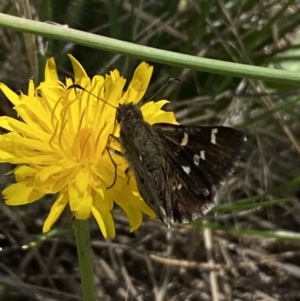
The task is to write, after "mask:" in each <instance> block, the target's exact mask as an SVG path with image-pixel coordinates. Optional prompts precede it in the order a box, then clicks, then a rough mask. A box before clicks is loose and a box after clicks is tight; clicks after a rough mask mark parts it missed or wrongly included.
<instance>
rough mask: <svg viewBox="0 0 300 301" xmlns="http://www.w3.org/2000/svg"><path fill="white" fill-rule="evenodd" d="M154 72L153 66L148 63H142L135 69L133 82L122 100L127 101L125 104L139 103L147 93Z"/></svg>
mask: <svg viewBox="0 0 300 301" xmlns="http://www.w3.org/2000/svg"><path fill="white" fill-rule="evenodd" d="M152 72H153V66H150V65H149V64H147V63H146V62H142V63H141V64H140V65H139V66H138V67H137V68H136V69H135V71H134V74H133V77H132V80H131V82H130V84H129V86H128V89H127V91H126V92H125V93H124V95H123V97H122V99H126V100H125V102H133V103H137V102H139V101H140V100H141V99H142V98H143V96H144V95H145V92H146V91H147V88H148V86H149V82H150V79H151V75H152ZM121 102H122V101H121Z"/></svg>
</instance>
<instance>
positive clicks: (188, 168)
mask: <svg viewBox="0 0 300 301" xmlns="http://www.w3.org/2000/svg"><path fill="white" fill-rule="evenodd" d="M181 167H182V169H183V171H184V172H185V173H186V174H187V175H188V176H189V175H190V173H191V168H190V167H189V166H184V165H182V166H181Z"/></svg>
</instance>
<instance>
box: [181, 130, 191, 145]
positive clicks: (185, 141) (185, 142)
mask: <svg viewBox="0 0 300 301" xmlns="http://www.w3.org/2000/svg"><path fill="white" fill-rule="evenodd" d="M188 142H189V135H188V133H186V132H183V138H182V140H181V142H180V145H182V146H186V145H187V144H188Z"/></svg>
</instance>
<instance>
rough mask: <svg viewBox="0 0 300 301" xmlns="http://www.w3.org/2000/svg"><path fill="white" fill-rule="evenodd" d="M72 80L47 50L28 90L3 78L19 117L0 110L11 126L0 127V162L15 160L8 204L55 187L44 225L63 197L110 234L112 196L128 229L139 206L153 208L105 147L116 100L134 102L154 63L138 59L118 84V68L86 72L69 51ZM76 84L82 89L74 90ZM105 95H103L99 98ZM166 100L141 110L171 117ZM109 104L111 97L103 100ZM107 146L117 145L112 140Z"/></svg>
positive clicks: (137, 219) (148, 116) (114, 130)
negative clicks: (40, 76)
mask: <svg viewBox="0 0 300 301" xmlns="http://www.w3.org/2000/svg"><path fill="white" fill-rule="evenodd" d="M70 59H71V62H72V65H73V70H74V77H75V80H74V81H73V80H71V79H70V78H67V79H66V81H65V84H64V83H62V82H61V81H60V80H59V78H58V75H57V70H56V65H55V61H54V59H53V58H50V59H48V61H47V64H46V68H45V81H44V82H42V83H40V85H39V86H38V87H37V88H35V87H34V84H33V82H32V81H30V82H29V88H28V94H27V95H26V94H21V95H18V94H16V93H15V92H13V91H12V90H11V89H9V88H8V87H7V86H6V85H4V84H3V83H0V88H1V90H2V91H3V93H4V94H5V95H6V96H7V98H8V99H9V100H10V101H11V102H12V104H13V105H14V109H15V110H16V112H17V114H18V116H19V117H20V120H16V119H13V118H10V117H6V116H4V117H0V127H2V128H4V129H6V130H7V131H9V132H8V133H6V134H2V135H0V162H9V163H12V164H16V165H17V166H16V168H15V169H14V174H15V178H16V183H15V184H12V185H11V186H8V187H7V188H6V189H4V190H3V192H2V193H3V196H4V199H5V202H6V204H7V205H11V206H15V205H23V204H29V203H32V202H35V201H37V200H39V199H40V198H42V197H43V196H44V195H46V194H57V198H56V200H55V202H54V203H53V205H52V207H51V210H50V213H49V215H48V217H47V218H46V220H45V223H44V226H43V232H47V231H49V230H50V228H51V227H52V225H53V224H54V223H55V222H56V220H57V219H58V217H59V216H60V214H61V213H62V211H63V210H64V209H65V208H66V206H67V205H69V207H70V210H71V211H72V212H73V214H74V216H75V218H77V219H87V218H89V217H90V216H91V215H93V216H94V218H95V219H96V221H97V223H98V225H99V228H100V230H101V232H102V233H103V236H104V237H114V236H115V228H114V221H113V218H112V214H111V210H112V209H113V205H114V202H115V203H117V204H118V205H119V206H120V207H121V208H122V209H123V210H124V211H125V213H126V215H127V216H128V219H129V223H130V231H134V230H136V229H137V228H138V227H139V226H140V224H141V222H142V212H144V213H146V214H147V215H149V216H155V214H154V212H153V211H152V209H150V208H149V207H148V206H147V205H146V204H145V203H144V201H143V200H142V199H141V198H140V196H139V194H138V192H137V188H136V183H135V181H134V180H133V179H132V178H130V181H129V183H128V179H127V176H126V175H125V170H126V168H127V167H128V165H127V162H126V161H125V159H124V158H122V157H120V156H114V158H113V159H114V161H115V163H116V164H117V166H118V168H117V175H116V182H115V184H114V185H113V187H112V188H111V189H107V188H108V187H109V186H110V185H111V184H112V182H113V180H114V177H115V168H114V165H113V162H112V161H111V159H110V157H109V154H108V151H107V149H106V147H107V145H108V142H109V141H110V140H111V139H109V135H110V134H113V135H114V136H118V135H119V130H120V128H119V125H118V124H116V122H115V114H116V108H117V107H118V105H119V104H120V103H129V102H133V103H138V102H139V101H140V100H141V98H142V97H143V96H144V94H145V91H146V89H147V87H148V84H149V81H150V78H151V74H152V70H153V68H152V67H151V66H149V65H148V64H146V63H145V62H143V63H141V64H140V65H139V66H138V67H137V69H136V70H135V73H134V75H133V78H132V80H131V82H130V84H129V86H128V89H127V90H126V91H125V92H124V91H123V89H124V85H125V82H126V80H125V78H123V77H122V76H120V74H119V71H118V70H114V71H112V72H110V74H109V75H106V76H105V77H103V76H99V75H98V76H94V77H93V78H89V77H88V76H87V74H86V72H85V70H84V69H83V67H82V66H81V65H80V63H79V62H78V61H77V60H75V58H74V57H72V56H70ZM74 84H76V85H80V86H81V87H83V88H84V89H85V91H82V90H80V91H78V90H79V89H76V88H74ZM72 85H73V88H70V89H68V87H71V86H72ZM102 100H103V101H102ZM166 102H167V101H166V100H161V101H158V102H156V103H154V102H152V101H151V102H148V103H147V104H145V105H144V106H142V108H141V111H142V113H143V116H144V118H145V120H146V121H147V122H148V123H150V124H153V123H157V122H169V123H176V121H175V118H174V115H173V113H170V112H165V111H163V110H161V108H162V106H163V105H164V104H165V103H166ZM108 104H109V105H108ZM109 143H110V146H111V147H113V148H116V149H120V146H119V145H118V143H117V142H113V141H112V142H109Z"/></svg>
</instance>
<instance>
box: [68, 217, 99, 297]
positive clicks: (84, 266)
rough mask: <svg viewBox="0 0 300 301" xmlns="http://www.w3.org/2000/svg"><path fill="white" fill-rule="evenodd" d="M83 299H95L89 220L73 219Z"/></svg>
mask: <svg viewBox="0 0 300 301" xmlns="http://www.w3.org/2000/svg"><path fill="white" fill-rule="evenodd" d="M73 228H74V233H75V237H76V245H77V253H78V261H79V270H80V275H81V287H82V296H83V301H96V292H95V284H94V271H93V258H92V249H91V241H90V226H89V220H77V219H75V220H74V225H73Z"/></svg>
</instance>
